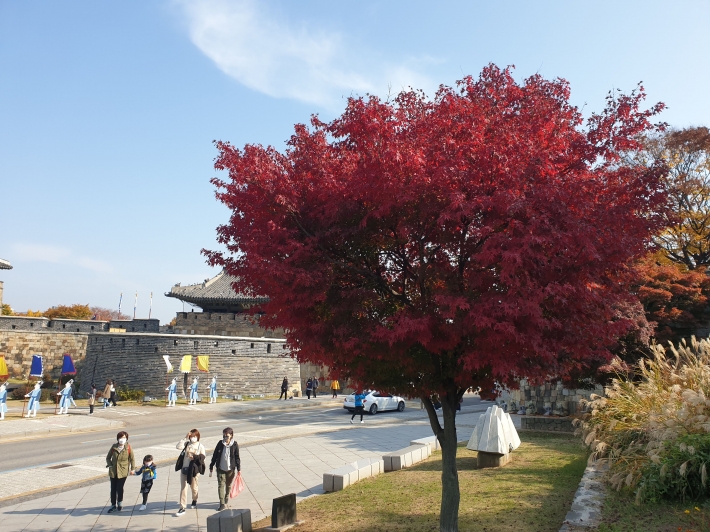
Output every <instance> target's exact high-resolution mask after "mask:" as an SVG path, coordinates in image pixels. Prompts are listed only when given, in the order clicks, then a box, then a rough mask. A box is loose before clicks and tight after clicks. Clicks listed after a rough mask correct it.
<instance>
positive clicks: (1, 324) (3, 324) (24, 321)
mask: <svg viewBox="0 0 710 532" xmlns="http://www.w3.org/2000/svg"><path fill="white" fill-rule="evenodd" d="M48 323H49V320H48V319H47V318H27V317H25V316H0V331H36V330H38V329H44V328H46V327H47V324H48Z"/></svg>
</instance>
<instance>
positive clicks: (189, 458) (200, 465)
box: [175, 429, 206, 517]
mask: <svg viewBox="0 0 710 532" xmlns="http://www.w3.org/2000/svg"><path fill="white" fill-rule="evenodd" d="M175 448H176V449H181V450H182V453H181V454H180V457H179V458H178V461H177V463H176V464H175V471H180V509H179V510H178V511H177V513H176V514H175V516H176V517H179V516H181V515H184V513H185V509H186V508H187V487H188V486H190V489H191V490H192V507H193V508H197V494H198V483H197V474H198V473H199V474H200V475H204V474H205V454H206V453H205V447H204V445H202V444H201V443H200V431H199V430H197V429H192V430H191V431H190V432H188V433H187V436H185V437H184V438H183V439H182V440H180V441H179V442H178V443H177V445H176V446H175Z"/></svg>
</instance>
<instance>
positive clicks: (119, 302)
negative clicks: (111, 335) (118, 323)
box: [117, 292, 123, 320]
mask: <svg viewBox="0 0 710 532" xmlns="http://www.w3.org/2000/svg"><path fill="white" fill-rule="evenodd" d="M122 301H123V292H121V296H120V297H119V298H118V318H117V319H119V320H120V319H121V302H122Z"/></svg>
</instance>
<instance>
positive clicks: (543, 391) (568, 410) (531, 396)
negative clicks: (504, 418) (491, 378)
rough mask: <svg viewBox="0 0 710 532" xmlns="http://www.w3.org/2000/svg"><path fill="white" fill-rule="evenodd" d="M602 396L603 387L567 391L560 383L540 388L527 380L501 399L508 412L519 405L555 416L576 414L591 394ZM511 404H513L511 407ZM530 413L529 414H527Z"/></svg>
mask: <svg viewBox="0 0 710 532" xmlns="http://www.w3.org/2000/svg"><path fill="white" fill-rule="evenodd" d="M593 393H594V394H597V395H604V387H603V386H601V385H597V386H595V387H594V388H593V389H591V390H584V389H574V390H572V389H567V388H565V387H564V386H562V383H561V382H557V383H555V384H550V383H546V384H543V385H541V386H531V385H530V384H529V383H528V381H527V380H525V379H521V380H520V389H518V390H511V391H510V392H507V393H504V394H503V395H502V399H503V400H505V401H506V402H507V403H508V412H510V413H515V412H517V410H518V408H520V406H521V405H525V407H526V408H528V411H529V410H530V407H531V406H532V407H533V409H534V411H535V413H537V414H543V413H544V412H545V408H550V409H551V410H552V413H554V414H556V415H568V414H576V413H578V412H581V411H582V405H581V401H582V400H583V399H586V400H589V398H590V396H591V395H592V394H593ZM513 403H515V404H514V405H513ZM528 413H530V412H528Z"/></svg>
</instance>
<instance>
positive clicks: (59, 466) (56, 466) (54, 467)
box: [47, 464, 72, 469]
mask: <svg viewBox="0 0 710 532" xmlns="http://www.w3.org/2000/svg"><path fill="white" fill-rule="evenodd" d="M71 466H72V464H59V465H53V466H49V467H48V468H47V469H64V468H65V467H71Z"/></svg>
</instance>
